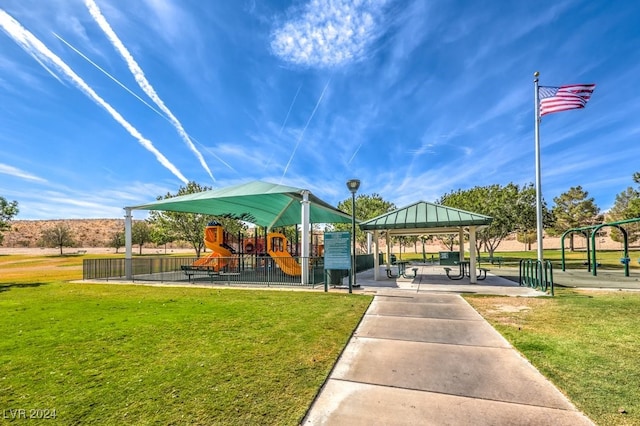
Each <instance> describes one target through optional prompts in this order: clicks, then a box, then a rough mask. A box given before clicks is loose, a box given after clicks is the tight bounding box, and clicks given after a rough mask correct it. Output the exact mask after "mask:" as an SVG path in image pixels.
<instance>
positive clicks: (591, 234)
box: [560, 217, 640, 277]
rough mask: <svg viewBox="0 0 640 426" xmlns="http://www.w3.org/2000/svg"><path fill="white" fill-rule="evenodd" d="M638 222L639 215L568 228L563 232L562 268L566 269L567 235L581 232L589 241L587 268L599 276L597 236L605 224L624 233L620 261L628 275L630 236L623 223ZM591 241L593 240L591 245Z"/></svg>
mask: <svg viewBox="0 0 640 426" xmlns="http://www.w3.org/2000/svg"><path fill="white" fill-rule="evenodd" d="M637 222H640V218H638V217H636V218H633V219H626V220H619V221H616V222H608V223H601V224H599V225H591V226H584V227H580V228H572V229H569V230H567V231H566V232H565V233H564V234H562V237H561V239H560V247H561V250H562V263H561V266H562V270H563V271H564V270H565V269H566V262H565V249H564V239H565V237H567V236H568V235H570V234H572V233H580V234H582V235H583V236H584V237H585V239H586V241H587V262H586V264H587V270H588V271H591V273H592V274H593V276H594V277H595V276H597V275H598V261H597V259H596V251H597V250H596V236H597V235H598V231H600V229H602V228H604V227H605V226H610V227H613V228H616V229H618V230H619V231H620V233H621V234H622V238H623V256H622V257H621V258H620V263H621V264H622V265H623V266H624V276H625V277H628V276H629V262H630V261H631V259H630V258H629V238H628V233H627V230H626V229H625V228H624V227H623V226H621V225H625V224H629V223H637ZM589 241H591V247H589ZM638 262H639V263H640V259H638Z"/></svg>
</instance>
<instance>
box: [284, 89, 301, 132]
mask: <svg viewBox="0 0 640 426" xmlns="http://www.w3.org/2000/svg"><path fill="white" fill-rule="evenodd" d="M300 89H302V83H300V86H298V90H297V91H296V94H295V95H294V96H293V100H292V101H291V105H289V111H287V116H286V117H285V118H284V121H283V122H282V126H281V127H280V133H279V134H280V135H281V134H282V130H283V129H284V126H285V125H286V124H287V121H288V120H289V115H290V114H291V110H292V109H293V104H295V103H296V99H298V93H300Z"/></svg>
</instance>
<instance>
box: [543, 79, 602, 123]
mask: <svg viewBox="0 0 640 426" xmlns="http://www.w3.org/2000/svg"><path fill="white" fill-rule="evenodd" d="M595 88H596V85H595V84H571V85H568V86H560V87H550V86H540V87H538V96H539V99H540V117H542V116H543V115H545V114H551V113H554V112H560V111H567V110H570V109H578V108H584V107H585V105H586V104H587V101H588V100H589V99H590V98H591V94H592V93H593V91H594V89H595Z"/></svg>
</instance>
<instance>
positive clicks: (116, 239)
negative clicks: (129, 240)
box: [109, 231, 125, 253]
mask: <svg viewBox="0 0 640 426" xmlns="http://www.w3.org/2000/svg"><path fill="white" fill-rule="evenodd" d="M124 244H125V237H124V231H120V232H115V233H114V234H113V235H112V236H111V240H110V241H109V247H113V248H114V249H116V253H118V250H119V249H120V247H123V246H124Z"/></svg>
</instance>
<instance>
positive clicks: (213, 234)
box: [191, 222, 235, 272]
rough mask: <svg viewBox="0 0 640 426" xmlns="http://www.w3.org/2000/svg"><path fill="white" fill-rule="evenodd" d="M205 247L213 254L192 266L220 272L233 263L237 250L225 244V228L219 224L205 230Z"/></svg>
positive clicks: (212, 224)
mask: <svg viewBox="0 0 640 426" xmlns="http://www.w3.org/2000/svg"><path fill="white" fill-rule="evenodd" d="M204 245H205V246H207V248H208V249H209V250H211V254H209V255H208V256H205V257H201V258H200V259H198V260H196V261H195V262H193V263H192V264H191V266H199V267H206V268H211V269H213V270H214V271H216V272H219V271H220V270H221V269H222V268H224V267H225V266H227V265H228V264H229V263H230V262H231V261H233V260H234V259H231V257H232V256H233V254H234V252H235V250H234V249H233V247H231V246H229V245H227V244H225V242H224V228H223V227H222V225H220V224H219V223H217V222H211V223H209V225H207V227H206V228H205V229H204Z"/></svg>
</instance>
